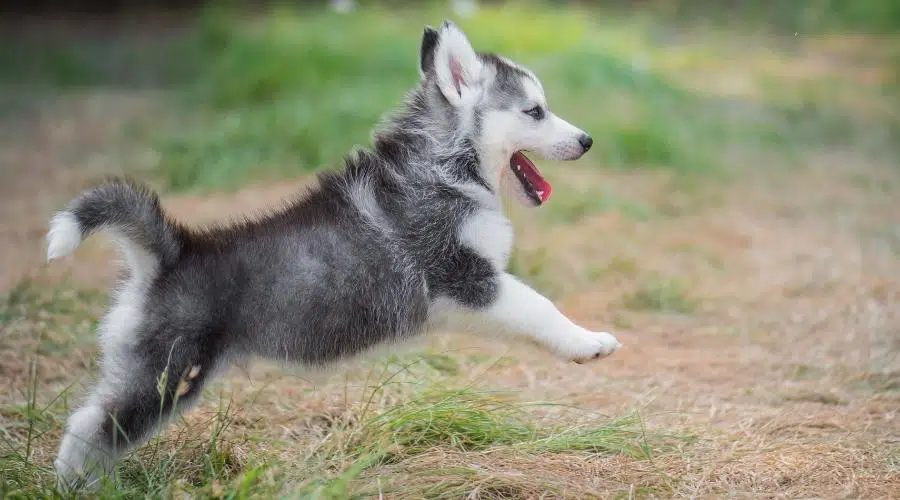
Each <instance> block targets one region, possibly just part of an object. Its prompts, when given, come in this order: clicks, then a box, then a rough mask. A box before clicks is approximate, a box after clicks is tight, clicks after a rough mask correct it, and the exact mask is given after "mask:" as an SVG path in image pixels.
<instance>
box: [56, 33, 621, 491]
mask: <svg viewBox="0 0 900 500" xmlns="http://www.w3.org/2000/svg"><path fill="white" fill-rule="evenodd" d="M420 50H421V52H420V58H419V66H420V71H421V80H420V83H419V85H418V86H417V87H416V88H415V89H413V90H412V91H411V92H410V93H409V95H408V99H407V102H406V106H405V109H403V110H401V111H400V112H399V113H397V114H396V115H394V116H393V117H392V118H390V119H389V120H387V121H386V122H385V123H384V124H383V126H382V127H380V129H379V130H378V131H377V132H376V133H375V134H374V136H373V143H374V144H373V147H372V148H371V149H369V150H358V151H356V152H354V153H353V154H352V155H350V156H349V157H348V158H347V159H346V160H345V168H344V169H343V170H342V171H340V172H327V173H323V174H321V175H320V178H319V185H318V186H317V187H316V188H315V189H312V190H310V191H309V192H306V193H304V194H302V195H299V196H298V197H297V198H296V199H295V200H294V201H293V202H292V203H291V204H290V205H289V206H288V207H286V208H284V209H282V210H279V211H277V212H275V213H272V214H270V215H267V216H265V217H262V218H259V219H257V220H253V221H249V222H241V223H235V224H232V225H228V226H222V227H215V228H208V229H206V230H192V229H188V228H187V227H185V226H183V225H181V224H179V223H178V222H176V221H174V220H172V219H171V218H169V217H167V216H166V214H165V213H164V212H163V209H162V207H161V206H160V203H159V200H158V198H157V196H156V195H155V194H154V193H152V192H150V191H148V190H147V189H145V188H143V187H140V186H138V185H135V184H131V183H128V182H110V183H106V184H103V185H100V186H98V187H95V188H93V189H90V190H88V191H86V192H84V193H82V194H81V195H80V196H78V197H77V198H76V199H75V200H74V201H72V203H71V204H70V205H69V207H68V208H67V209H66V210H64V211H61V212H59V213H57V214H56V215H55V217H54V218H53V219H52V221H51V223H50V231H49V233H48V235H47V242H48V245H47V246H48V248H47V257H48V260H52V259H55V258H58V257H62V256H65V255H67V254H70V253H71V252H73V251H74V250H75V249H76V248H77V247H78V246H79V244H80V243H81V242H82V240H83V239H84V238H86V237H88V236H89V235H91V234H93V233H95V232H97V231H100V230H107V231H109V232H110V233H111V234H112V235H113V237H114V238H115V240H116V242H117V243H118V246H119V247H120V249H121V251H122V253H123V254H124V257H125V260H126V264H127V271H128V272H127V274H126V275H125V276H124V278H123V280H122V282H121V285H120V287H119V288H118V289H117V291H116V293H115V295H114V297H113V303H112V306H111V308H110V310H109V311H108V313H107V314H106V316H105V317H104V319H103V321H102V323H101V325H100V327H99V332H98V336H99V342H100V345H101V346H102V348H103V360H102V368H101V374H100V380H99V382H98V383H97V385H96V387H94V388H93V390H92V391H91V392H90V394H89V396H88V397H87V400H86V401H85V402H84V405H83V406H82V407H81V408H80V409H79V410H77V411H76V412H75V413H74V414H73V415H72V416H71V417H70V419H69V421H68V424H67V429H66V433H65V436H64V438H63V440H62V444H61V446H60V449H59V453H58V456H57V458H56V462H55V464H56V470H57V474H58V478H59V483H60V486H61V487H64V488H69V487H82V486H95V485H97V484H98V482H99V480H100V479H101V478H102V477H104V476H105V475H107V474H109V473H110V472H111V471H112V470H113V468H114V466H115V464H116V462H117V461H118V459H119V458H120V457H121V456H122V454H123V453H125V452H126V451H127V450H129V449H130V448H131V447H133V446H135V445H137V444H138V443H141V442H143V441H145V440H146V439H148V438H149V437H151V436H152V435H153V434H154V433H155V432H157V431H158V430H159V429H160V427H161V426H162V425H163V424H164V422H163V421H162V420H161V418H160V417H161V415H171V414H173V413H177V412H179V411H184V410H185V409H186V408H188V406H189V405H190V404H191V403H192V402H193V401H194V400H196V398H197V396H198V394H199V393H200V391H201V389H202V387H203V385H204V384H205V383H206V382H207V381H209V380H210V379H211V378H213V376H215V375H216V374H217V373H220V372H221V371H222V370H223V369H224V368H226V367H227V366H228V365H229V364H230V363H231V362H233V361H236V360H240V359H242V358H248V357H252V356H259V357H264V358H269V359H278V360H286V361H291V362H296V363H300V364H304V365H307V366H322V365H326V364H328V363H332V362H334V361H337V360H340V359H343V358H347V357H350V356H353V355H354V354H357V353H360V352H363V351H365V350H367V349H369V348H371V347H373V346H376V345H378V344H385V343H397V342H402V341H404V340H407V339H410V338H412V337H415V336H418V335H421V334H423V333H424V332H427V331H429V330H434V329H437V328H454V329H465V330H468V331H472V332H477V333H482V334H486V335H487V334H496V333H505V334H508V335H514V336H520V337H524V338H525V339H528V340H531V341H534V342H536V343H537V344H539V345H541V346H543V347H544V348H546V349H547V350H549V351H550V352H552V353H553V354H555V355H556V356H559V357H561V358H563V359H568V360H572V361H576V362H579V363H580V362H583V361H587V360H591V359H597V358H602V357H605V356H608V355H610V354H612V353H613V352H615V351H616V349H618V348H619V346H620V344H619V342H618V341H617V340H616V338H615V337H613V336H612V335H610V334H609V333H605V332H592V331H588V330H586V329H584V328H582V327H580V326H578V325H576V324H575V323H573V322H572V321H570V320H569V319H568V318H567V317H566V316H564V315H563V314H562V313H560V311H559V310H557V308H556V307H555V306H554V305H553V303H551V302H550V300H548V299H547V298H545V297H543V296H542V295H541V294H539V293H538V292H536V291H534V290H532V289H531V288H529V287H528V286H526V285H524V284H523V283H522V282H520V281H519V280H517V279H516V278H515V277H513V276H511V275H510V274H507V273H506V272H504V270H505V269H506V266H507V261H508V258H509V253H510V249H511V248H512V245H513V230H512V227H511V225H510V222H509V221H508V220H507V219H506V217H505V216H504V215H503V212H502V210H501V203H500V198H499V192H500V190H501V187H504V188H505V189H506V190H508V191H512V192H513V193H514V194H515V195H516V196H518V198H520V200H521V201H522V203H524V204H526V205H529V206H538V205H541V204H543V203H544V202H546V201H547V199H548V197H549V196H550V184H549V183H548V182H547V181H546V180H545V179H544V178H543V176H541V174H540V173H539V172H538V170H537V168H535V166H534V164H533V163H532V162H531V161H530V160H529V159H528V158H526V157H525V155H524V154H522V152H521V151H523V150H530V151H534V152H535V153H538V154H539V155H541V156H543V157H545V158H550V159H555V160H576V159H578V158H580V157H581V156H582V155H583V154H584V153H585V152H587V151H588V149H590V147H591V143H592V140H591V138H590V136H588V135H587V134H586V133H585V132H583V131H582V130H580V129H578V128H576V127H575V126H573V125H571V124H569V123H567V122H566V121H564V120H563V119H561V118H559V117H557V116H556V115H554V114H553V113H552V112H551V111H550V108H549V107H548V106H547V102H546V99H545V97H544V92H543V89H542V87H541V83H540V81H539V80H538V79H537V77H536V76H535V75H534V74H533V73H532V72H531V71H529V70H527V69H525V68H524V67H522V66H520V65H518V64H516V63H514V62H512V61H509V60H507V59H505V58H503V57H499V56H497V55H493V54H486V53H476V52H475V51H474V50H473V49H472V46H471V45H470V44H469V41H468V39H467V38H466V36H465V34H463V32H462V31H461V30H459V29H458V28H457V27H456V26H455V25H453V24H452V23H450V22H449V21H445V22H444V23H443V24H442V25H441V26H440V29H437V30H436V29H433V28H430V27H427V28H425V32H424V34H423V37H422V43H421V49H420Z"/></svg>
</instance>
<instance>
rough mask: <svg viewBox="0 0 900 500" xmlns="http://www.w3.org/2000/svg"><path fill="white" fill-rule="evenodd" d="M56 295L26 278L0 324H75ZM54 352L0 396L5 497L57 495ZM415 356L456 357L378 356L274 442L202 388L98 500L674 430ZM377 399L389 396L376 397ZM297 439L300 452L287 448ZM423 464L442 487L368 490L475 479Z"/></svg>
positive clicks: (624, 440) (352, 484) (649, 437)
mask: <svg viewBox="0 0 900 500" xmlns="http://www.w3.org/2000/svg"><path fill="white" fill-rule="evenodd" d="M67 289H71V288H67ZM60 293H61V292H59V291H57V290H56V289H54V288H44V287H37V286H35V285H33V284H27V285H23V286H21V287H19V288H17V289H16V290H14V291H13V293H11V294H10V295H9V297H7V300H6V304H7V306H6V308H5V309H4V310H3V318H5V320H6V321H7V323H6V324H13V323H21V322H24V321H30V323H29V324H30V325H31V327H30V330H31V333H32V334H35V335H40V327H39V326H38V322H35V321H32V320H30V319H29V318H30V317H29V316H28V315H27V314H24V315H23V314H20V313H19V312H17V311H18V310H19V305H20V304H22V303H26V302H27V303H31V304H44V305H47V307H48V308H50V309H53V310H55V311H56V314H55V315H54V317H55V318H56V321H57V322H58V323H57V327H58V328H64V327H63V325H65V324H69V323H70V322H72V321H78V318H79V316H80V315H81V314H83V313H82V312H81V311H78V310H77V309H76V308H73V307H70V305H71V303H70V302H68V299H66V298H62V299H60V296H61V295H60ZM62 356H64V354H63V353H59V352H46V353H44V352H39V353H38V354H37V356H36V357H35V358H34V359H35V362H34V363H33V364H32V365H31V366H32V369H31V371H30V372H29V373H28V375H27V380H28V384H27V388H26V392H25V394H24V395H23V397H22V398H21V399H20V398H14V399H15V400H16V401H19V403H16V404H14V405H10V404H9V402H5V403H4V405H3V406H2V408H3V413H2V420H0V423H2V425H0V429H2V436H3V437H2V453H0V468H2V469H3V470H4V478H3V481H2V483H0V494H3V496H4V497H5V498H26V497H27V498H55V497H56V495H57V492H56V491H55V489H54V476H53V470H52V467H51V464H50V462H49V459H50V456H51V455H50V452H51V449H48V448H49V447H53V446H55V445H56V443H57V442H58V439H59V437H60V432H61V426H62V424H63V422H64V419H65V417H66V416H67V414H68V412H69V411H70V410H71V408H70V407H69V405H68V403H67V400H68V393H69V390H70V389H69V388H66V389H64V390H63V391H62V392H59V393H57V394H55V395H54V394H53V389H52V386H51V385H47V386H46V387H45V386H43V385H42V384H48V378H47V376H46V374H45V373H39V372H38V370H37V366H38V364H39V363H38V362H39V361H41V360H44V361H55V362H56V363H59V362H60V361H61V359H60V357H62ZM418 363H421V364H423V365H427V366H428V367H430V368H431V369H434V370H436V372H437V373H440V376H441V377H448V376H452V375H451V374H452V373H455V371H456V370H458V366H459V361H457V360H456V359H454V358H453V357H452V356H450V355H446V354H439V353H433V352H428V353H424V354H423V355H422V356H414V357H413V361H409V360H408V359H407V360H404V359H400V358H393V359H392V360H389V361H388V363H387V365H385V368H387V367H388V366H395V367H398V366H399V368H395V369H394V371H393V372H388V371H385V370H382V371H381V372H380V374H376V375H375V378H374V379H372V380H373V382H372V383H371V385H369V386H368V387H369V389H368V390H366V391H364V392H363V393H362V394H361V397H360V398H359V400H358V401H357V402H356V403H355V404H351V405H350V406H348V408H347V409H346V411H345V412H343V413H342V414H341V415H340V416H338V417H337V418H330V419H326V420H323V421H322V422H324V428H323V430H324V432H310V433H308V434H307V435H306V439H307V440H308V442H306V443H304V444H303V445H299V444H298V443H294V442H290V441H283V440H279V439H277V438H275V437H274V436H272V435H271V434H267V433H266V431H265V430H263V431H261V432H260V433H259V434H258V435H252V434H251V435H248V434H247V433H246V431H244V432H242V433H241V436H238V435H236V434H235V433H234V432H233V431H232V429H233V427H234V426H235V425H237V424H236V422H235V420H236V418H238V417H237V415H238V414H239V413H241V412H242V411H245V410H244V409H241V408H236V407H235V406H234V401H233V400H232V399H231V398H229V397H226V396H224V395H223V394H222V393H219V394H218V395H217V396H214V395H213V394H212V393H213V392H214V389H207V391H206V396H205V397H206V399H207V400H209V399H210V397H211V396H214V397H213V400H214V401H217V402H218V404H217V407H216V406H213V408H211V409H208V410H206V411H205V412H201V411H200V410H197V411H194V412H192V414H190V418H188V419H186V420H185V419H182V420H181V422H180V423H178V425H176V426H174V427H173V428H169V429H168V430H167V431H166V432H164V433H163V434H162V435H161V436H160V437H158V438H155V439H154V440H152V441H151V442H150V443H149V444H147V445H144V446H142V447H139V448H137V450H136V451H134V452H133V453H132V454H131V455H130V456H128V457H127V458H126V459H125V460H124V461H123V462H122V464H121V465H120V466H119V467H118V470H117V474H116V475H115V476H114V477H113V478H111V479H110V480H108V481H107V482H106V483H104V485H103V486H102V489H101V494H102V496H103V497H104V498H107V497H108V498H131V497H133V496H142V497H144V498H169V497H172V496H180V495H189V496H202V497H209V496H213V497H217V498H223V497H227V498H248V497H251V496H252V497H260V496H263V497H265V496H271V495H282V494H285V493H290V494H292V495H300V496H301V497H310V498H347V497H348V496H352V497H357V496H360V495H363V496H365V495H370V494H375V493H376V492H375V491H372V490H371V488H372V487H373V481H374V482H376V483H377V482H378V480H379V477H380V474H381V472H380V471H382V470H384V469H385V468H389V467H398V468H399V467H413V468H415V467H417V466H418V462H419V460H420V459H421V458H422V457H431V458H433V457H432V455H433V453H435V451H441V452H443V453H452V454H461V455H464V456H467V457H469V459H470V460H479V459H490V457H493V456H510V457H511V456H516V457H546V456H549V455H565V456H566V457H568V459H570V460H576V459H577V460H590V459H592V457H594V458H595V457H604V456H622V457H628V459H630V460H635V461H646V460H650V459H652V457H653V456H655V454H658V453H667V451H666V450H668V449H670V448H671V446H672V443H674V442H682V441H684V439H685V438H683V437H682V436H679V435H677V434H668V433H659V432H657V431H649V430H647V429H646V428H645V426H644V424H643V421H642V420H641V418H640V417H639V416H638V414H632V415H628V416H625V417H619V418H607V417H602V416H598V415H592V414H591V413H590V412H587V411H585V410H579V409H578V408H575V407H569V406H563V405H559V404H549V403H534V402H531V403H525V402H522V401H521V400H519V399H517V397H516V396H515V395H513V394H508V393H492V392H485V391H481V390H477V389H475V388H473V387H471V386H470V385H469V386H462V387H459V388H453V387H446V386H438V385H432V384H429V383H425V384H423V383H422V382H421V378H422V373H420V372H416V373H412V372H411V370H412V368H411V367H412V366H413V365H416V364H418ZM407 373H409V374H410V376H411V377H412V378H413V379H415V380H417V381H418V382H416V383H415V384H414V385H412V386H410V385H408V384H404V383H403V382H402V379H403V376H404V375H405V374H407ZM50 380H52V379H50ZM398 382H399V383H400V385H398ZM48 397H49V398H50V399H49V400H47V401H42V399H45V398H48ZM385 398H387V399H389V400H394V402H393V403H390V404H385V403H384V402H383V401H384V399H385ZM398 398H399V399H398ZM548 412H550V413H551V414H554V415H556V416H557V417H558V416H559V415H562V414H567V415H569V418H575V419H576V420H580V421H581V422H582V423H581V424H579V425H576V426H572V425H563V424H558V423H554V422H553V420H552V419H550V420H548V417H546V416H545V417H541V416H540V415H541V414H542V413H543V414H547V413H548ZM243 425H244V426H246V424H243ZM255 442H260V443H263V442H265V443H266V445H265V448H266V449H268V450H269V454H268V455H267V454H266V453H260V452H259V451H260V450H259V449H258V448H257V445H256V444H254V443H255ZM298 447H299V448H300V450H304V449H308V450H310V451H309V452H307V453H306V454H305V455H304V454H303V453H302V452H301V453H299V454H298V450H296V448H298ZM276 449H277V450H281V453H284V454H287V455H289V456H294V457H295V458H294V459H293V460H286V459H284V458H279V455H280V453H274V451H275V450H276ZM37 450H40V454H39V455H38V454H37V453H36V452H37ZM298 455H299V457H300V458H297V457H298ZM423 472H426V471H422V470H419V471H417V472H413V471H409V472H408V474H409V476H410V477H411V478H412V479H415V478H416V477H418V476H419V475H420V474H422V473H423ZM427 473H429V474H431V475H432V477H436V476H437V475H441V476H442V477H443V478H444V480H445V481H446V484H442V485H436V484H434V483H431V484H421V485H419V488H420V489H419V490H410V489H409V487H408V486H406V487H404V488H403V489H398V490H393V491H392V490H391V489H390V488H396V486H390V485H381V486H377V485H376V486H375V487H377V488H381V490H379V491H382V492H383V493H391V494H402V495H405V496H408V497H416V496H417V495H419V494H422V495H425V494H428V495H429V496H430V495H432V494H435V493H436V492H437V489H441V490H442V492H441V494H442V495H449V494H451V493H453V492H454V491H457V492H459V491H463V490H466V489H468V490H471V489H472V488H474V487H477V484H476V482H478V481H481V480H483V478H481V477H480V476H479V475H477V474H476V475H475V476H472V475H471V474H460V473H459V471H457V470H455V469H454V468H453V467H444V468H443V469H442V468H432V469H429V470H428V471H427ZM392 480H393V481H396V480H397V477H394V478H392ZM526 486H527V487H528V488H531V489H534V488H537V489H540V488H550V489H553V488H555V487H557V486H560V485H556V486H554V484H552V483H549V484H544V483H533V484H528V483H527V482H522V481H520V484H519V487H520V488H524V487H526ZM384 488H388V489H384ZM451 496H453V495H451Z"/></svg>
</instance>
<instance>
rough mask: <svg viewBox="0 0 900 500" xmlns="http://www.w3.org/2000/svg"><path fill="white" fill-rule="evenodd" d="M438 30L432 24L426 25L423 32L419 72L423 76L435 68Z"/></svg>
mask: <svg viewBox="0 0 900 500" xmlns="http://www.w3.org/2000/svg"><path fill="white" fill-rule="evenodd" d="M438 38H440V35H438V32H437V30H436V29H434V28H432V27H431V26H425V32H424V33H422V47H421V48H420V49H419V72H420V73H421V74H422V78H425V75H427V74H428V73H430V72H431V71H433V70H434V49H436V48H437V43H438Z"/></svg>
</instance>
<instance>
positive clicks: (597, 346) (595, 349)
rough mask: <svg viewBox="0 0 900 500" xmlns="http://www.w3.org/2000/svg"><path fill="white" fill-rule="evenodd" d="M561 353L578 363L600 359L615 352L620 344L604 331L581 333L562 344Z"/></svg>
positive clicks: (585, 331)
mask: <svg viewBox="0 0 900 500" xmlns="http://www.w3.org/2000/svg"><path fill="white" fill-rule="evenodd" d="M562 347H563V349H562V351H563V352H561V353H560V354H562V355H563V356H564V357H565V358H566V359H569V360H571V361H574V362H576V363H578V364H581V363H584V362H586V361H591V360H595V359H602V358H605V357H607V356H609V355H610V354H612V353H614V352H616V351H617V350H618V349H619V348H620V347H622V344H621V343H620V342H619V341H618V340H617V339H616V338H615V337H614V336H612V334H609V333H606V332H591V331H588V330H584V331H583V333H581V334H580V335H578V336H577V337H574V338H573V339H571V341H570V342H568V343H567V345H565V346H562Z"/></svg>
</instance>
